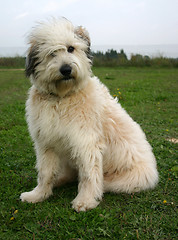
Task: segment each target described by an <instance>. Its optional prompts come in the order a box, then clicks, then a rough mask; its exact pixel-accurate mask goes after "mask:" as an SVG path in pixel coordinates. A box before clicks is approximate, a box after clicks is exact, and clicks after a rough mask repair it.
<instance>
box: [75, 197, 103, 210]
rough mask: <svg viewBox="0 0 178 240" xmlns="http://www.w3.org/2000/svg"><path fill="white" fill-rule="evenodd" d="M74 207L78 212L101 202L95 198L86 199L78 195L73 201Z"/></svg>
mask: <svg viewBox="0 0 178 240" xmlns="http://www.w3.org/2000/svg"><path fill="white" fill-rule="evenodd" d="M71 203H72V208H73V209H75V211H77V212H85V211H87V210H90V209H93V208H95V207H97V206H98V204H99V202H98V201H96V200H95V199H85V198H79V197H76V198H75V199H74V200H73V201H72V202H71Z"/></svg>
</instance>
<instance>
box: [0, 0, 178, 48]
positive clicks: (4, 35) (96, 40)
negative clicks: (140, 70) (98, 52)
mask: <svg viewBox="0 0 178 240" xmlns="http://www.w3.org/2000/svg"><path fill="white" fill-rule="evenodd" d="M50 16H54V17H60V16H64V17H66V18H68V19H69V20H71V21H72V22H73V23H74V25H82V26H85V27H86V28H87V29H88V31H89V33H90V36H91V39H92V43H93V45H106V44H107V45H108V44H109V45H120V44H124V45H127V44H129V45H130V44H131V45H133V44H136V45H140V44H178V0H0V46H1V47H21V46H25V45H26V39H25V35H26V34H27V33H28V32H29V30H30V29H31V28H32V26H34V25H35V22H37V21H41V20H44V19H46V18H49V17H50Z"/></svg>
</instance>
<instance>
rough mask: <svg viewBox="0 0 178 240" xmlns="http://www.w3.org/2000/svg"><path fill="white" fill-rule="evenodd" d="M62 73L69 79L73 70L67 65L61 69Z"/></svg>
mask: <svg viewBox="0 0 178 240" xmlns="http://www.w3.org/2000/svg"><path fill="white" fill-rule="evenodd" d="M60 72H61V73H62V75H63V76H65V77H68V76H70V74H71V72H72V68H71V66H69V65H68V64H65V65H63V66H62V67H61V68H60Z"/></svg>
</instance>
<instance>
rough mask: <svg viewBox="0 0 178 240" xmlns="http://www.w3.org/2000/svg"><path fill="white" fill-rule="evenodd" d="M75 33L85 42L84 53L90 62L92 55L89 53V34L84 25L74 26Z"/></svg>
mask: <svg viewBox="0 0 178 240" xmlns="http://www.w3.org/2000/svg"><path fill="white" fill-rule="evenodd" d="M75 34H76V35H77V37H79V38H81V39H83V40H84V41H85V42H86V44H87V46H88V48H87V51H86V55H87V57H88V58H89V59H90V60H91V62H92V59H93V57H92V55H91V49H90V45H91V42H90V36H89V33H88V31H87V30H86V29H85V28H84V27H82V26H79V27H76V28H75Z"/></svg>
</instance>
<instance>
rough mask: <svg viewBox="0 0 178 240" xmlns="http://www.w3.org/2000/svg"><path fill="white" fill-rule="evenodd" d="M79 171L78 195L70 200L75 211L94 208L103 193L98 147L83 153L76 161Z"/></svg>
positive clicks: (101, 168)
mask: <svg viewBox="0 0 178 240" xmlns="http://www.w3.org/2000/svg"><path fill="white" fill-rule="evenodd" d="M77 165H78V171H79V185H78V195H77V197H76V198H75V199H74V200H73V201H72V207H73V208H74V209H75V210H76V211H77V212H79V211H86V210H88V209H92V208H95V207H96V206H97V205H98V204H99V200H101V198H102V194H103V166H102V154H101V152H100V151H99V150H98V149H96V148H95V149H94V151H92V153H90V154H85V157H84V158H83V159H82V160H79V161H78V162H77Z"/></svg>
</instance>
